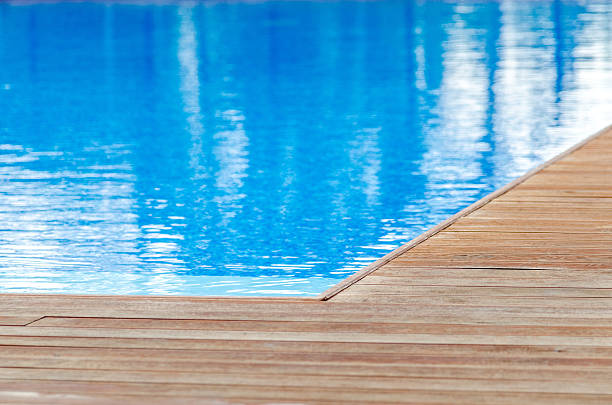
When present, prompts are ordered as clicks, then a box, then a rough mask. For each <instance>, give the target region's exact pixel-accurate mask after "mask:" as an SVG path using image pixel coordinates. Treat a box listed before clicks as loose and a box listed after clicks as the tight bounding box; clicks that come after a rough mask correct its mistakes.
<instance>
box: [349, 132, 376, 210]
mask: <svg viewBox="0 0 612 405" xmlns="http://www.w3.org/2000/svg"><path fill="white" fill-rule="evenodd" d="M379 132H380V128H364V129H363V130H361V131H360V134H359V135H358V136H357V139H356V140H355V143H354V145H353V147H352V148H351V151H350V158H351V160H352V161H353V162H354V163H353V166H354V167H359V166H362V167H363V173H362V174H361V182H362V183H363V185H364V187H363V193H364V194H365V197H366V202H367V204H368V205H375V204H377V203H378V197H379V189H380V179H379V178H378V173H379V172H380V166H381V163H380V156H381V152H380V148H379V146H378V133H379ZM361 162H363V163H361Z"/></svg>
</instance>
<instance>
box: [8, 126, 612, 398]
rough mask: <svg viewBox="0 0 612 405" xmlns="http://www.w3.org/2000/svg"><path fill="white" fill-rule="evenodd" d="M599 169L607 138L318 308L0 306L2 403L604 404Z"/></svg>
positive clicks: (607, 282) (611, 345)
mask: <svg viewBox="0 0 612 405" xmlns="http://www.w3.org/2000/svg"><path fill="white" fill-rule="evenodd" d="M611 162H612V129H610V128H609V129H607V130H605V131H603V132H602V133H600V134H599V135H598V136H597V137H594V138H592V139H590V140H589V141H588V142H587V143H586V144H584V145H582V146H581V147H579V148H576V149H575V150H573V151H572V152H571V153H568V154H566V155H564V156H563V157H562V158H560V159H557V160H556V161H554V162H552V163H551V164H549V165H547V166H545V167H544V168H542V169H541V170H539V171H536V172H534V173H531V174H530V175H529V176H528V177H525V178H522V179H521V180H519V181H517V182H515V183H513V184H512V185H511V186H510V187H507V188H505V189H503V190H501V191H500V192H498V193H496V194H494V195H492V196H491V197H489V198H487V199H485V200H482V201H481V202H479V203H478V204H476V205H474V206H473V207H471V208H470V209H468V210H466V211H464V212H462V213H461V214H459V215H457V216H455V217H453V218H452V219H451V220H449V221H447V222H445V223H444V224H442V225H441V226H439V227H436V228H435V229H434V230H433V231H431V232H428V233H427V234H425V235H424V236H423V237H420V238H417V240H416V241H415V242H413V243H411V244H408V245H406V246H405V247H404V248H403V249H400V250H398V251H397V252H395V253H394V254H391V255H389V256H387V257H386V258H385V259H383V260H381V261H379V262H377V263H376V265H373V266H370V267H369V268H368V269H366V270H365V271H364V272H361V273H360V274H359V275H357V276H355V277H352V278H351V279H350V280H349V281H350V283H342V284H341V285H339V286H338V288H335V289H332V290H330V291H329V292H327V293H326V294H325V295H324V298H327V299H328V300H327V301H320V300H314V299H303V300H297V299H214V298H169V297H146V298H137V297H110V298H109V297H74V296H32V295H0V325H1V326H0V403H1V404H107V403H112V404H116V403H120V404H132V403H134V404H183V403H185V404H194V403H195V404H201V403H215V404H222V403H261V402H264V403H267V402H271V403H334V404H335V403H413V404H416V403H419V404H474V403H488V404H517V403H518V404H520V403H534V404H535V403H549V404H611V403H612V164H611ZM349 284H350V285H349Z"/></svg>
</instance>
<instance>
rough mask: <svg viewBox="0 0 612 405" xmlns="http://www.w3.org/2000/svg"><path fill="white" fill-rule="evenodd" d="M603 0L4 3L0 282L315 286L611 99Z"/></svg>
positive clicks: (526, 159) (512, 170) (187, 289)
mask: <svg viewBox="0 0 612 405" xmlns="http://www.w3.org/2000/svg"><path fill="white" fill-rule="evenodd" d="M611 27H612V3H610V2H606V1H580V2H577V1H529V2H523V1H470V2H465V1H457V2H453V1H444V2H443V1H418V2H411V1H370V2H365V1H364V2H354V1H335V2H324V1H290V2H289V1H288V2H282V1H261V2H229V3H225V2H201V3H197V2H169V3H168V2H157V3H147V2H134V3H126V2H119V3H106V2H77V3H75V2H69V3H62V2H58V3H42V2H41V3H36V2H14V3H11V2H8V3H7V2H4V3H1V4H0V292H45V293H47V292H48V293H96V294H109V293H110V294H115V293H116V294H188V295H287V294H294V295H312V294H316V293H319V292H321V291H323V290H324V289H326V288H327V287H328V286H330V285H333V284H335V283H336V282H338V281H340V280H341V279H343V278H345V277H347V276H348V275H350V274H351V273H353V272H355V271H357V270H358V269H360V268H361V267H362V266H364V265H366V264H368V263H369V262H371V261H373V260H375V259H376V258H378V257H380V256H382V255H383V254H385V253H387V252H389V251H390V250H392V249H393V248H395V247H397V246H399V245H400V244H402V243H404V242H406V241H407V240H409V239H411V238H413V237H415V236H417V235H418V234H420V233H422V232H423V231H424V230H426V229H428V228H429V227H431V226H433V225H435V224H436V223H438V222H440V221H442V220H443V219H445V218H446V217H448V216H450V215H452V214H454V213H455V212H457V211H458V210H459V209H461V208H463V207H465V206H467V205H468V204H470V203H471V202H473V201H475V200H477V199H478V198H480V197H482V196H484V195H486V194H487V193H489V192H491V191H492V190H494V189H496V188H498V187H500V186H502V185H503V184H505V183H507V182H508V181H510V180H511V179H513V178H515V177H517V176H520V175H521V174H523V173H524V172H525V171H527V170H528V169H530V168H532V167H534V166H535V165H537V164H538V163H541V162H543V161H544V160H546V159H548V158H551V157H553V156H554V155H555V154H557V153H559V152H560V151H562V150H563V149H565V148H567V147H569V146H571V145H572V144H574V143H576V142H578V141H579V140H581V139H583V138H584V137H586V136H588V135H590V134H591V133H593V132H595V131H596V130H598V129H600V128H602V127H604V126H605V125H608V124H609V123H610V121H611V117H612V114H611V112H612V28H611Z"/></svg>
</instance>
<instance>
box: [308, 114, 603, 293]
mask: <svg viewBox="0 0 612 405" xmlns="http://www.w3.org/2000/svg"><path fill="white" fill-rule="evenodd" d="M609 131H612V124H610V125H608V126H606V127H604V128H602V129H600V130H599V131H597V132H595V133H594V134H592V135H590V136H588V137H586V138H585V139H583V140H582V141H580V142H578V143H576V144H574V145H573V146H571V147H569V148H568V149H566V150H564V151H563V152H561V153H559V154H557V155H556V156H554V157H552V158H551V159H549V160H547V161H545V162H544V163H541V164H540V165H538V166H536V167H534V168H533V169H531V170H529V171H528V172H527V173H525V174H523V175H522V176H520V177H518V178H516V179H514V180H513V181H511V182H510V183H508V184H506V185H504V186H502V187H501V188H498V189H497V190H495V191H493V192H491V193H489V194H487V195H486V196H484V197H483V198H481V199H480V200H478V201H476V202H474V203H472V204H470V205H469V206H467V207H466V208H464V209H462V210H461V211H459V212H457V213H456V214H454V215H452V216H450V217H449V218H447V219H446V220H444V221H442V222H440V223H439V224H437V225H435V226H434V227H433V228H430V229H428V230H427V231H425V232H423V233H422V234H420V235H419V236H417V237H416V238H414V239H412V240H410V241H408V242H406V243H405V244H403V245H402V246H399V247H397V248H396V249H394V250H392V251H391V252H389V253H387V254H386V255H384V256H383V257H381V258H380V259H378V260H376V261H374V262H372V263H370V264H369V265H367V266H365V267H364V268H362V269H361V270H359V271H358V272H356V273H354V274H352V275H351V276H349V277H347V278H345V279H343V280H342V281H340V282H339V283H338V284H336V285H334V286H332V287H330V288H328V289H327V290H325V291H323V292H322V293H321V294H319V295H318V296H317V297H315V298H316V299H317V300H320V301H327V300H329V299H331V298H333V297H334V296H336V295H337V294H339V293H340V292H342V291H344V290H346V289H347V288H349V287H350V286H352V285H353V284H355V283H357V282H358V281H359V280H361V279H363V278H364V277H366V276H367V275H369V274H371V273H373V272H374V271H376V270H378V269H379V268H381V267H382V266H384V265H385V264H387V263H389V262H390V261H391V260H393V259H395V258H396V257H398V256H400V255H402V254H404V253H406V252H407V251H409V250H410V249H412V248H414V247H415V246H417V245H419V244H421V243H422V242H424V241H426V240H427V239H429V238H431V237H432V236H434V235H436V234H437V233H439V232H441V231H443V230H444V229H446V228H448V227H449V226H451V225H452V224H454V223H455V222H457V221H458V220H459V219H461V218H463V217H464V216H466V215H469V214H470V213H472V212H474V211H476V210H478V209H479V208H481V207H483V206H484V205H486V204H487V203H489V202H490V201H492V200H493V199H495V198H497V197H499V196H501V195H503V194H505V193H507V192H508V191H510V190H512V189H513V188H515V187H516V186H518V185H519V184H521V183H523V182H525V181H526V180H528V179H529V178H530V177H532V176H534V175H535V174H537V173H539V172H541V171H542V170H544V169H545V168H547V167H548V166H550V165H551V164H553V163H555V162H557V161H559V160H561V159H563V158H564V157H566V156H568V155H570V154H571V153H573V152H575V151H577V150H578V149H580V148H582V147H583V146H585V145H586V144H588V143H589V142H590V141H592V140H594V139H596V138H598V137H600V136H601V135H603V134H605V133H607V132H609Z"/></svg>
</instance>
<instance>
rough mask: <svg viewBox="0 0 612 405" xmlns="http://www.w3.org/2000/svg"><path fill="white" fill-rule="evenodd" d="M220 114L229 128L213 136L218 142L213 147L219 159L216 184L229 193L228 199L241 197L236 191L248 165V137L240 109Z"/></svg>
mask: <svg viewBox="0 0 612 405" xmlns="http://www.w3.org/2000/svg"><path fill="white" fill-rule="evenodd" d="M218 115H219V113H218ZM220 115H221V118H222V119H223V120H224V121H225V122H226V123H227V126H228V127H229V128H228V130H225V131H219V132H217V133H216V134H215V136H214V138H215V140H217V141H218V142H219V143H218V144H217V145H216V146H215V148H214V154H215V157H216V158H217V160H218V161H219V171H218V172H217V175H216V185H217V187H218V188H220V189H221V190H223V191H224V192H226V193H227V194H230V196H229V198H228V199H229V200H237V199H240V198H242V197H243V196H242V195H240V194H237V192H238V189H239V188H240V187H242V184H243V181H242V179H243V178H244V177H246V169H247V168H248V167H249V162H248V159H247V158H246V155H247V151H246V148H247V146H248V145H249V139H248V137H247V136H246V132H245V130H244V127H243V121H244V115H243V114H242V113H241V112H240V111H238V110H227V111H223V112H221V113H220Z"/></svg>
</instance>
